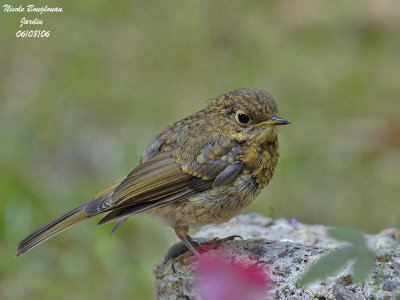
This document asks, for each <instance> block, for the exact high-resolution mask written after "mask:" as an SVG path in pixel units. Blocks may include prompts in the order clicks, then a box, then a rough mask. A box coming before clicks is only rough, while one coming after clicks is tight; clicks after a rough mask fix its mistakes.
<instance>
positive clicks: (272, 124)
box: [17, 88, 290, 256]
mask: <svg viewBox="0 0 400 300" xmlns="http://www.w3.org/2000/svg"><path fill="white" fill-rule="evenodd" d="M285 124H290V121H289V120H287V119H285V118H282V117H279V116H278V110H277V105H276V102H275V100H274V99H273V97H272V96H271V95H270V94H269V93H268V92H266V91H264V90H260V89H250V88H242V89H237V90H234V91H230V92H227V93H225V94H222V95H220V96H218V97H216V98H214V99H213V100H211V101H210V102H209V104H208V106H207V107H206V108H205V109H203V110H200V111H199V112H197V113H194V114H193V115H191V116H189V117H186V118H184V119H182V120H180V121H178V122H176V123H174V124H173V125H171V126H169V127H167V128H166V129H165V130H163V131H162V132H161V133H160V134H159V135H157V136H156V137H155V138H154V139H153V140H152V141H151V142H150V144H149V145H148V146H147V147H146V149H145V151H144V153H143V154H142V155H141V157H140V160H139V165H138V166H137V167H136V168H135V169H133V171H131V172H130V173H129V174H128V175H127V176H126V177H124V178H123V179H121V180H119V181H118V182H117V183H115V184H113V185H111V186H109V187H108V188H106V189H105V190H104V191H102V192H100V193H99V194H97V195H96V196H94V197H93V198H92V199H90V200H89V201H86V202H85V203H83V204H81V205H80V206H78V207H76V208H74V209H72V210H71V211H69V212H67V213H65V214H63V215H61V216H60V217H58V218H56V219H54V220H53V221H51V222H50V223H48V224H46V225H44V226H42V227H40V228H39V229H37V230H36V231H34V232H33V233H31V234H30V235H28V236H27V237H26V238H25V239H23V240H22V241H21V242H20V243H19V244H18V246H17V256H19V255H21V254H23V253H25V252H27V251H28V250H31V249H32V248H34V247H36V246H38V245H39V244H41V243H43V242H44V241H46V240H48V239H50V238H52V237H54V236H55V235H57V234H59V233H60V232H62V231H64V230H66V229H67V228H69V227H71V226H73V225H75V224H77V223H80V222H81V221H84V220H87V219H89V218H92V217H95V216H98V215H103V218H102V219H101V220H100V222H99V223H98V225H102V224H106V223H110V222H114V221H118V223H117V225H116V226H115V228H114V229H113V231H115V230H117V229H118V228H119V227H120V226H121V225H122V224H123V223H124V222H125V221H126V220H127V219H128V218H129V217H131V216H133V215H135V214H149V215H152V216H155V217H158V218H160V219H161V220H162V221H163V222H164V223H165V224H166V225H169V226H171V227H172V228H173V229H174V230H175V233H176V235H177V236H178V238H179V239H180V240H181V241H182V242H183V243H184V244H185V245H186V247H187V248H188V249H189V250H190V252H192V253H193V254H195V255H199V252H198V251H197V250H196V249H197V248H198V247H199V243H197V242H196V241H195V240H194V239H192V238H191V237H190V236H189V234H188V233H189V229H190V228H195V227H199V226H203V225H207V224H218V223H222V222H226V221H228V220H229V219H231V218H232V217H233V216H235V215H237V214H239V213H240V212H241V210H242V209H243V208H245V207H247V206H248V205H249V204H250V203H252V202H253V200H254V199H255V198H256V196H257V195H258V194H259V193H260V192H261V191H262V189H263V188H264V187H265V186H266V185H268V183H269V182H270V180H271V178H272V176H273V174H274V171H275V167H276V165H277V161H278V156H279V151H278V138H277V127H278V126H279V125H285ZM104 214H105V216H104Z"/></svg>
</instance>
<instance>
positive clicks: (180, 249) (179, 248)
mask: <svg viewBox="0 0 400 300" xmlns="http://www.w3.org/2000/svg"><path fill="white" fill-rule="evenodd" d="M235 238H240V239H243V238H242V237H241V236H239V235H231V236H228V237H225V238H222V239H219V238H215V239H212V240H206V239H204V238H197V239H191V247H190V249H189V248H188V247H187V246H186V245H185V244H184V243H183V242H178V243H176V244H174V245H173V246H172V247H171V248H170V249H169V250H168V252H167V254H166V255H165V257H164V261H165V262H166V261H168V260H170V259H174V263H173V265H174V264H175V263H176V262H182V261H183V260H185V259H187V258H189V257H190V256H192V255H194V256H195V257H197V258H199V259H201V254H203V253H205V252H207V251H209V250H212V249H215V248H218V247H219V246H220V245H221V244H223V243H225V242H227V241H232V240H234V239H235ZM193 250H194V251H193Z"/></svg>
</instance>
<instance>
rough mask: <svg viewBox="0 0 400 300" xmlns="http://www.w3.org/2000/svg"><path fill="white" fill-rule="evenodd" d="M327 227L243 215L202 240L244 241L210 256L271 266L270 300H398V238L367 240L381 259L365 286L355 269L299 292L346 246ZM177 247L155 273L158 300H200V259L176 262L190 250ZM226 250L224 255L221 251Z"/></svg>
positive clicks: (206, 230)
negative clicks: (311, 271) (316, 266)
mask: <svg viewBox="0 0 400 300" xmlns="http://www.w3.org/2000/svg"><path fill="white" fill-rule="evenodd" d="M326 229H327V227H325V226H322V225H306V224H302V223H300V222H297V221H296V220H293V219H291V220H283V219H280V220H272V219H270V218H265V217H263V216H261V215H258V214H248V215H240V216H237V217H235V218H233V219H232V220H231V221H229V222H227V223H224V224H220V225H216V226H205V227H202V228H201V229H200V230H199V231H198V232H197V234H196V235H195V237H196V238H201V239H204V238H205V239H213V238H216V237H218V238H223V237H227V236H231V235H240V236H241V237H242V238H243V240H233V241H228V242H225V243H224V244H223V245H221V246H220V248H219V249H211V250H209V251H207V252H206V253H205V254H204V256H212V255H215V253H217V252H218V251H219V253H221V251H223V253H224V255H227V257H231V258H232V259H234V258H235V257H238V256H240V255H243V253H246V255H248V256H249V257H250V258H251V259H257V260H258V262H261V263H264V264H266V265H267V267H268V270H269V275H270V277H271V279H272V280H273V282H274V284H273V288H272V290H269V291H267V290H266V293H265V295H268V296H265V297H266V298H268V299H343V300H344V299H355V300H361V299H396V298H397V297H400V244H399V242H398V241H397V240H398V238H397V235H396V234H392V232H393V230H391V231H390V234H388V232H387V231H382V234H377V235H367V242H368V246H369V247H370V248H371V250H373V251H374V252H375V253H376V257H377V258H376V262H375V268H374V270H373V272H372V273H371V274H370V276H369V278H368V279H367V281H366V282H365V283H364V284H362V285H361V284H357V283H354V282H353V281H352V279H351V264H349V265H347V266H346V267H344V268H343V269H341V270H340V271H339V272H338V273H337V274H334V275H332V276H331V277H328V278H327V279H324V280H321V281H317V282H314V283H312V284H310V285H308V286H306V287H303V288H299V287H297V286H296V282H297V280H298V279H299V278H300V277H301V276H302V275H303V274H304V272H305V271H306V270H308V268H309V267H310V266H311V265H312V264H313V263H314V262H316V261H317V260H318V259H319V258H321V257H322V256H323V255H325V254H327V253H328V252H329V251H331V250H332V249H335V248H340V247H344V246H346V243H343V242H339V241H336V240H334V239H332V238H330V237H329V236H328V235H327V234H326ZM183 249H184V248H182V244H179V243H178V244H175V245H174V246H173V247H172V248H171V249H170V251H168V254H167V255H166V258H165V259H164V260H163V261H162V262H161V263H160V264H159V265H157V266H156V267H155V268H154V275H155V278H156V299H199V295H198V292H197V291H196V287H195V284H194V282H195V276H194V272H195V269H196V264H197V262H196V259H195V258H194V257H193V256H190V257H189V258H187V259H183V260H181V261H180V260H178V261H175V260H174V259H173V257H176V256H178V255H179V254H181V253H182V252H183V251H184V250H183ZM221 249H222V250H221Z"/></svg>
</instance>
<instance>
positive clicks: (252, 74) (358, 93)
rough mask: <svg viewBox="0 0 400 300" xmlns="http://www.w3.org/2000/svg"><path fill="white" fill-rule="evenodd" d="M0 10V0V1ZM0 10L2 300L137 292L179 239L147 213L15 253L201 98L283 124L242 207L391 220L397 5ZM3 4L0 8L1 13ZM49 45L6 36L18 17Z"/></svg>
mask: <svg viewBox="0 0 400 300" xmlns="http://www.w3.org/2000/svg"><path fill="white" fill-rule="evenodd" d="M5 3H7V2H4V1H3V2H2V5H3V4H5ZM19 3H20V4H21V5H26V4H35V5H36V6H45V5H49V6H53V7H54V6H61V7H63V9H64V12H63V13H61V14H42V15H38V14H26V13H4V12H3V11H1V13H0V28H1V31H0V34H1V35H0V37H1V43H0V70H1V72H0V139H1V147H0V170H1V172H0V180H1V181H0V199H1V200H0V257H1V262H0V298H1V299H59V300H61V299H110V298H112V299H151V298H152V297H153V289H154V288H153V285H154V283H153V277H152V267H153V265H155V264H157V263H158V262H159V261H160V260H161V258H162V256H163V254H164V253H165V252H166V250H167V249H168V247H169V246H170V245H171V244H173V243H174V242H175V241H176V240H177V238H176V237H175V235H174V233H173V231H172V230H171V229H170V228H167V227H165V226H163V225H162V224H161V223H160V222H159V221H157V220H153V219H152V218H150V217H146V216H138V217H134V218H131V219H130V220H129V222H127V224H126V225H124V226H123V227H122V228H121V229H120V230H119V231H118V232H117V233H116V234H115V235H113V236H110V234H109V233H110V230H111V228H112V225H107V226H104V227H98V228H96V226H95V225H96V222H97V221H98V219H97V220H94V219H93V220H89V221H88V222H86V223H83V224H80V225H78V226H77V227H75V228H73V229H71V230H69V231H68V232H66V233H64V234H62V235H61V236H58V237H56V238H55V239H53V240H51V241H49V242H47V243H45V244H44V245H42V246H41V247H39V248H36V249H34V250H33V251H32V252H30V253H29V254H28V255H24V256H22V257H19V258H18V259H16V258H15V257H14V255H15V246H16V244H17V243H18V242H19V241H20V240H21V239H22V238H23V237H25V236H26V235H27V234H29V233H30V232H31V231H33V230H34V229H36V228H37V227H39V226H41V225H43V224H45V223H46V222H48V221H50V220H51V219H53V218H55V217H57V216H59V215H60V214H62V213H64V212H66V211H67V210H69V209H71V208H73V207H75V206H77V205H78V204H80V203H82V202H84V201H86V200H88V199H90V198H91V196H92V195H94V194H96V193H97V192H98V191H100V190H102V189H103V188H104V187H106V186H107V185H109V184H111V183H113V182H114V181H115V180H116V179H119V178H121V177H123V176H125V175H126V174H127V173H128V172H130V171H131V169H133V168H134V167H135V166H136V165H137V162H138V158H139V155H140V154H141V152H142V151H143V149H144V147H145V145H147V143H149V142H150V141H151V139H152V138H153V136H155V135H156V134H157V133H158V132H159V131H161V130H162V129H163V128H165V127H166V126H168V125H169V124H171V123H172V122H174V121H176V120H178V119H181V118H183V117H185V116H187V115H189V114H191V113H194V112H196V111H197V110H200V109H202V108H204V107H205V106H206V105H207V103H208V101H209V99H211V98H214V97H216V96H218V95H220V94H222V93H224V92H226V91H229V90H233V89H236V88H241V87H254V88H262V89H266V90H268V91H269V92H270V93H272V95H273V96H274V97H275V98H276V100H277V102H278V105H279V109H280V115H281V116H282V117H286V118H288V119H290V120H291V121H292V125H290V126H287V127H286V126H285V127H283V128H281V130H280V137H279V138H280V146H281V157H280V161H279V163H278V168H277V171H276V175H275V177H274V179H273V180H272V182H271V183H270V185H269V186H268V188H267V189H266V190H265V191H264V192H263V193H262V194H261V195H260V196H259V197H258V199H257V200H256V201H255V203H254V204H253V205H252V206H251V207H250V208H248V209H247V210H246V211H255V212H258V213H262V214H264V215H269V216H272V217H274V218H280V217H285V218H296V219H298V220H300V221H302V222H307V223H322V224H326V225H337V226H348V227H355V228H358V229H361V230H364V231H367V232H370V233H376V232H379V231H380V230H382V229H384V228H386V227H399V226H400V219H399V210H400V203H399V197H400V185H399V182H400V151H399V149H400V118H399V112H400V100H399V99H400V88H399V79H400V54H399V53H400V52H399V50H400V15H399V11H400V2H398V1H394V0H393V1H375V0H368V1H335V2H331V1H326V2H323V1H316V0H313V1H252V2H248V1H247V2H246V1H218V2H217V1H211V0H210V1H191V0H189V1H118V2H115V1H114V2H112V1H105V0H92V1H86V2H82V1H77V0H72V1H51V2H44V1H30V2H26V1H20V2H18V4H17V5H16V6H18V5H19ZM2 5H1V6H2ZM24 16H25V17H27V18H30V19H34V18H35V17H39V18H40V19H42V20H43V22H44V24H43V25H42V26H33V25H31V26H25V27H23V28H22V29H37V28H42V29H46V30H51V37H50V38H48V39H18V38H16V37H15V33H16V31H17V30H19V29H20V28H19V22H20V19H21V18H22V17H24Z"/></svg>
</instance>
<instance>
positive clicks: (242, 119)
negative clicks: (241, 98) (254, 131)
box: [236, 111, 250, 124]
mask: <svg viewBox="0 0 400 300" xmlns="http://www.w3.org/2000/svg"><path fill="white" fill-rule="evenodd" d="M236 121H238V122H239V123H240V124H247V123H249V121H250V118H249V116H248V115H246V114H245V113H243V112H241V111H238V112H236Z"/></svg>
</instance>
